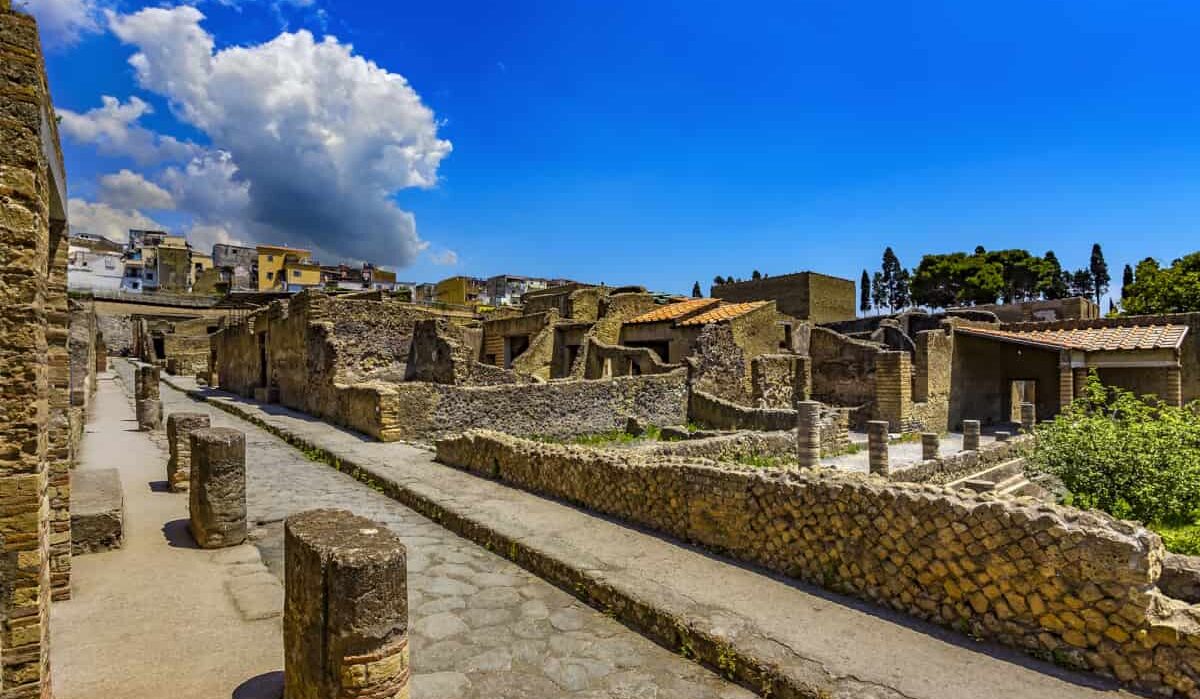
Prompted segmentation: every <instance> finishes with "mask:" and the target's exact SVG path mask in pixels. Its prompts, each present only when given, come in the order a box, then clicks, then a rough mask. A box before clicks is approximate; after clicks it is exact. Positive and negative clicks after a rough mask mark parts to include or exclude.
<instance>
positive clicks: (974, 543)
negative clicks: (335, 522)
mask: <svg viewBox="0 0 1200 699" xmlns="http://www.w3.org/2000/svg"><path fill="white" fill-rule="evenodd" d="M437 454H438V460H439V461H441V462H443V463H446V464H449V465H453V466H458V467H461V468H465V469H467V470H469V471H471V472H474V473H477V474H480V475H484V476H487V477H491V478H496V479H499V480H501V481H503V482H506V483H510V484H513V485H515V486H517V487H521V488H524V489H527V490H530V491H532V492H536V493H540V494H544V495H548V496H551V497H555V498H561V499H563V500H566V501H569V502H572V503H575V504H577V505H581V506H583V507H587V508H589V509H592V510H595V511H597V512H601V513H604V514H607V515H611V516H614V517H617V518H620V519H623V520H626V521H629V522H632V523H636V524H638V525H641V526H645V527H649V528H651V529H655V530H658V531H660V532H663V533H665V534H667V535H670V536H673V537H676V538H678V539H681V540H683V541H686V542H691V543H696V544H700V545H703V546H705V547H708V548H710V549H712V550H715V551H718V552H721V553H724V554H727V555H729V556H732V557H734V558H737V559H740V560H743V561H748V562H751V563H754V564H757V565H761V566H763V567H765V568H767V569H769V570H772V571H775V572H778V573H782V574H785V575H788V576H791V577H795V578H799V579H801V580H806V581H809V582H811V583H815V584H818V585H821V586H822V587H825V588H827V589H830V590H833V591H836V592H840V593H844V594H849V595H853V596H856V597H860V598H863V599H867V600H871V601H874V602H877V603H879V604H882V605H884V606H887V607H890V608H893V609H896V610H900V611H903V612H906V613H908V614H911V615H913V616H916V617H920V618H923V619H927V620H930V621H934V622H937V623H941V624H944V625H947V626H951V627H954V628H957V629H961V630H963V631H966V632H969V633H971V634H972V635H974V636H977V637H981V638H990V639H994V640H997V641H1000V642H1003V643H1006V644H1009V645H1012V646H1016V647H1019V648H1023V649H1025V650H1027V651H1030V652H1033V653H1035V654H1038V655H1041V656H1049V657H1053V658H1054V659H1055V660H1056V661H1058V662H1060V663H1064V664H1068V665H1074V666H1078V667H1081V668H1090V669H1092V670H1097V671H1101V672H1104V673H1109V674H1112V675H1115V676H1116V677H1118V678H1119V679H1121V680H1122V681H1124V682H1128V683H1131V684H1134V685H1137V686H1139V687H1141V688H1144V689H1148V690H1160V691H1163V692H1164V693H1165V694H1170V693H1171V692H1172V690H1174V691H1176V692H1178V693H1179V694H1180V695H1186V694H1187V692H1189V691H1191V690H1192V689H1193V688H1195V687H1196V682H1197V680H1200V663H1197V659H1198V658H1200V654H1198V653H1197V649H1200V623H1198V622H1197V620H1198V619H1200V607H1195V606H1187V605H1186V604H1184V603H1182V602H1179V601H1177V600H1173V599H1170V598H1168V597H1165V596H1164V595H1162V593H1161V592H1160V591H1159V590H1158V589H1157V588H1156V586H1155V584H1156V582H1157V580H1158V577H1159V573H1160V570H1161V566H1162V559H1163V556H1164V551H1163V548H1162V543H1161V541H1160V540H1159V538H1158V537H1157V536H1156V535H1155V534H1153V533H1151V532H1150V531H1148V530H1146V529H1144V528H1142V527H1141V526H1138V525H1137V524H1135V523H1131V522H1122V521H1118V520H1115V519H1113V518H1111V517H1108V516H1107V515H1103V514H1101V513H1094V512H1081V511H1079V510H1074V509H1071V508H1066V507H1057V506H1053V505H1045V504H1034V503H1032V502H1031V501H1029V500H1026V499H1002V498H997V497H995V496H992V495H987V494H973V493H969V492H966V491H959V492H947V491H945V490H944V489H942V488H938V487H934V486H928V485H917V484H907V483H887V482H885V481H882V480H880V479H878V478H874V477H867V476H862V475H855V474H844V473H837V472H833V471H829V470H816V471H809V470H805V471H763V470H738V469H732V468H722V467H719V466H717V465H715V464H713V463H712V462H704V461H686V460H682V459H672V458H667V457H663V458H660V459H645V458H642V457H637V456H633V455H628V454H625V455H622V454H619V453H613V452H607V451H603V450H589V449H585V448H581V447H571V446H560V445H551V444H543V443H538V442H533V441H530V440H522V439H517V438H514V437H511V436H507V435H502V434H498V433H495V432H483V431H471V432H468V433H465V434H463V435H459V436H457V437H455V438H452V439H447V440H443V441H441V442H438V445H437Z"/></svg>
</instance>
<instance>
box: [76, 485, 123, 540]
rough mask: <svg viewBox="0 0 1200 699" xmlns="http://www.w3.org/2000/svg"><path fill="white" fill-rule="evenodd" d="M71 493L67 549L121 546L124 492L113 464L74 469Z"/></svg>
mask: <svg viewBox="0 0 1200 699" xmlns="http://www.w3.org/2000/svg"><path fill="white" fill-rule="evenodd" d="M72 481H73V482H72V484H71V486H72V496H71V553H72V554H74V555H77V556H78V555H80V554H84V553H96V552H97V551H109V550H112V549H118V548H121V546H122V545H123V544H124V543H125V494H124V491H123V490H122V488H121V474H120V472H119V471H117V469H115V468H106V469H95V470H84V471H75V473H74V476H73V478H72Z"/></svg>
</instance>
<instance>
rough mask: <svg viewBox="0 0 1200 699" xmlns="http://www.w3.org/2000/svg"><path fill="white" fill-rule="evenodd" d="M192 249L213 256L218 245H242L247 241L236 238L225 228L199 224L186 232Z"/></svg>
mask: <svg viewBox="0 0 1200 699" xmlns="http://www.w3.org/2000/svg"><path fill="white" fill-rule="evenodd" d="M184 234H185V235H186V236H187V239H188V242H189V243H191V244H192V249H194V250H199V251H201V252H206V253H209V254H211V253H212V247H213V245H215V244H217V243H232V244H235V245H236V244H242V243H245V242H247V241H245V240H243V239H241V238H238V237H236V236H234V235H233V234H232V233H230V232H229V230H228V229H226V228H225V227H224V226H216V225H209V224H201V223H198V224H196V225H193V226H192V227H191V228H189V229H188V230H187V231H185V232H184Z"/></svg>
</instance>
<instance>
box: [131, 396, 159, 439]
mask: <svg viewBox="0 0 1200 699" xmlns="http://www.w3.org/2000/svg"><path fill="white" fill-rule="evenodd" d="M133 407H134V415H135V416H136V417H137V424H138V429H139V430H141V431H142V432H153V431H154V430H157V429H158V428H159V427H161V426H162V414H163V408H162V401H160V400H159V399H157V398H138V399H137V400H136V401H134V404H133Z"/></svg>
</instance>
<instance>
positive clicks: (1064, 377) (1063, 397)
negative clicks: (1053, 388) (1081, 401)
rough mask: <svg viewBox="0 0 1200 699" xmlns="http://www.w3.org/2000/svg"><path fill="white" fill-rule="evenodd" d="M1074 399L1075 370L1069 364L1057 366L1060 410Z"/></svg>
mask: <svg viewBox="0 0 1200 699" xmlns="http://www.w3.org/2000/svg"><path fill="white" fill-rule="evenodd" d="M1073 400H1075V372H1074V371H1073V370H1072V369H1071V367H1070V366H1067V365H1065V364H1064V365H1063V366H1061V367H1059V368H1058V405H1059V409H1060V410H1064V409H1066V407H1067V406H1068V405H1070V404H1071V401H1073Z"/></svg>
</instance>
